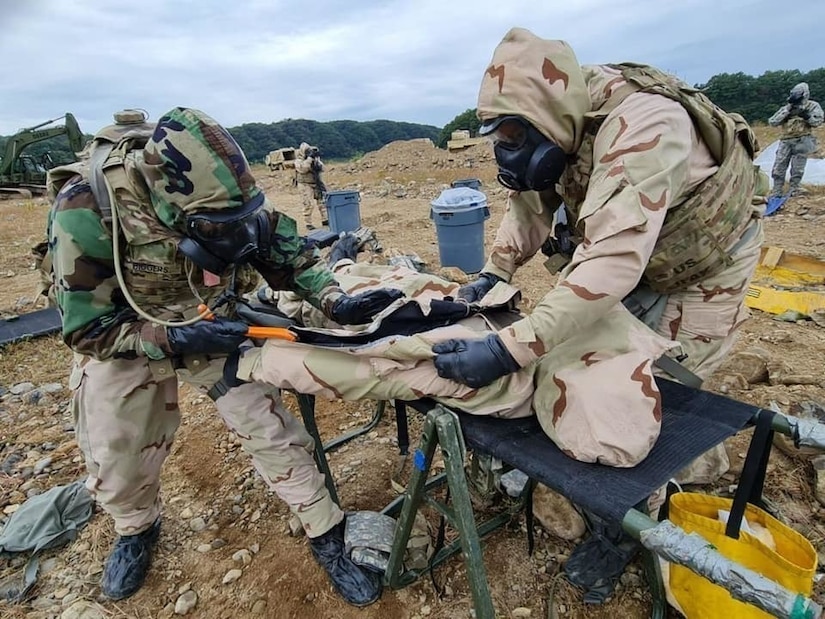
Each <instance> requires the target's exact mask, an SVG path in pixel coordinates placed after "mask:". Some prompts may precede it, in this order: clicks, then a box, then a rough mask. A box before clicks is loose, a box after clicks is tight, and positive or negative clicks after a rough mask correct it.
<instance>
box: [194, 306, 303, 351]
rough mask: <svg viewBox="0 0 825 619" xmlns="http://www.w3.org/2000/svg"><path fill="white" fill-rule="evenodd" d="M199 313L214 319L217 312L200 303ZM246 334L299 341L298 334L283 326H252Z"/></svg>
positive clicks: (260, 337) (205, 318)
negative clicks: (214, 312)
mask: <svg viewBox="0 0 825 619" xmlns="http://www.w3.org/2000/svg"><path fill="white" fill-rule="evenodd" d="M198 313H199V314H200V315H201V316H203V319H204V320H214V318H215V314H213V313H212V310H210V309H209V308H208V307H207V306H206V305H204V304H203V303H201V304H200V305H198ZM246 334H247V335H248V336H249V337H251V338H256V339H269V338H275V339H278V340H287V341H289V342H297V341H298V336H297V335H295V334H294V333H293V332H292V331H290V330H289V329H284V328H283V327H258V326H250V327H249V328H248V329H247V331H246Z"/></svg>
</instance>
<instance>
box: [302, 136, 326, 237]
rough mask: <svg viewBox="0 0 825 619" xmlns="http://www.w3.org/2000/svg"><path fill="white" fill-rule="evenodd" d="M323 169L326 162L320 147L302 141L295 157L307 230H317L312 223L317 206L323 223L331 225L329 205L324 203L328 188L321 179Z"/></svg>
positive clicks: (323, 224)
mask: <svg viewBox="0 0 825 619" xmlns="http://www.w3.org/2000/svg"><path fill="white" fill-rule="evenodd" d="M323 171H324V162H323V161H321V153H320V151H319V150H318V148H317V147H316V146H310V145H309V144H307V143H306V142H302V143H301V146H299V147H298V157H297V158H296V159H295V178H296V180H297V182H298V189H299V190H300V192H301V203H302V204H303V207H304V211H303V215H304V224H305V225H306V228H307V230H315V226H314V225H313V224H312V213H313V211H314V210H315V208H316V207H317V208H318V212H319V213H320V214H321V225H322V226H328V225H329V217H328V215H327V207H326V205H325V204H324V192H325V191H326V190H327V189H326V187H325V186H324V181H323V180H322V179H321V172H323Z"/></svg>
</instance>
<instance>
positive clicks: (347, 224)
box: [324, 191, 361, 234]
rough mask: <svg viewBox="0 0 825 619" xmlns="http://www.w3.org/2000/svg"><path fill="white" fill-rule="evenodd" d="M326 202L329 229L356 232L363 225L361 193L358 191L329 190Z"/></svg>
mask: <svg viewBox="0 0 825 619" xmlns="http://www.w3.org/2000/svg"><path fill="white" fill-rule="evenodd" d="M324 203H325V204H326V207H327V216H328V217H329V229H330V230H332V231H333V232H335V233H336V234H337V233H339V232H355V231H356V230H358V228H360V227H361V194H360V193H359V192H357V191H328V192H327V193H326V194H324Z"/></svg>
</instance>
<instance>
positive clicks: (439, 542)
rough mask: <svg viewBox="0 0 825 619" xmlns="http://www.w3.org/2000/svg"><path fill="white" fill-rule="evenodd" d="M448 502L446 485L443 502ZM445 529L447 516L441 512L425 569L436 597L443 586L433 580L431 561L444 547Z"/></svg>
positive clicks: (440, 592)
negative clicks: (427, 571)
mask: <svg viewBox="0 0 825 619" xmlns="http://www.w3.org/2000/svg"><path fill="white" fill-rule="evenodd" d="M449 503H450V486H449V485H448V486H447V491H446V494H445V495H444V504H445V505H449ZM446 531H447V518H446V517H445V516H444V514H441V518H440V519H439V521H438V534H437V535H436V537H435V544H434V545H433V553H432V554H431V555H430V561H429V565H428V566H427V569H428V570H429V572H430V580H431V581H432V583H433V589H435V594H436V597H438V599H441V598H442V597H443V594H444V590H443V588H441V587H439V586H438V583H437V582H436V581H435V569H434V567H433V561H435V557H436V555H437V554H438V553H439V552H440V551H441V549H442V548H444V541H445V539H446Z"/></svg>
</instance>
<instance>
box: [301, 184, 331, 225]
mask: <svg viewBox="0 0 825 619" xmlns="http://www.w3.org/2000/svg"><path fill="white" fill-rule="evenodd" d="M298 190H299V191H300V192H301V204H302V205H303V209H304V210H303V215H304V223H305V224H306V225H311V224H312V213H313V212H314V209H315V208H316V207H317V208H318V212H319V213H320V214H321V223H322V224H323V222H325V221H327V219H328V217H327V206H326V204H324V201H323V200H316V199H315V185H310V184H308V183H300V182H299V183H298Z"/></svg>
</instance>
